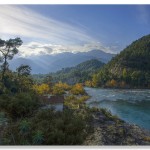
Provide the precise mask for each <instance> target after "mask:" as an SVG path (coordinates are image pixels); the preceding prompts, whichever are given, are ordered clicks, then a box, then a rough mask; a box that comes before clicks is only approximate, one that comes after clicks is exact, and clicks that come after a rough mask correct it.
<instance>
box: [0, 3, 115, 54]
mask: <svg viewBox="0 0 150 150" xmlns="http://www.w3.org/2000/svg"><path fill="white" fill-rule="evenodd" d="M0 34H1V37H0V38H9V37H12V36H13V37H16V36H19V37H21V38H22V39H24V38H25V39H28V41H31V42H29V43H25V44H24V45H23V46H21V48H20V50H21V52H20V56H31V55H41V54H55V53H61V52H79V51H89V50H92V49H101V50H103V51H105V52H113V49H111V47H106V46H103V44H102V43H101V42H99V41H97V40H96V39H94V38H93V37H91V36H89V35H88V34H87V32H86V28H85V27H83V28H82V27H81V28H80V29H79V28H77V27H74V26H71V25H69V24H67V23H64V22H60V21H57V20H54V19H52V18H46V17H44V16H42V15H41V14H38V13H36V12H34V11H32V10H30V9H28V8H26V7H23V6H12V5H1V6H0Z"/></svg>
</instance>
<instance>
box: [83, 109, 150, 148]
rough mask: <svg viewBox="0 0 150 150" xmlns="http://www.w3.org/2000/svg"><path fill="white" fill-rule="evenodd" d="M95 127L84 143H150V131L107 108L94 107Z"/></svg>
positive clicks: (92, 121) (91, 123)
mask: <svg viewBox="0 0 150 150" xmlns="http://www.w3.org/2000/svg"><path fill="white" fill-rule="evenodd" d="M90 112H91V120H90V122H89V124H90V126H91V127H92V128H93V130H91V132H90V133H89V135H88V136H87V138H86V140H85V141H84V143H83V145H150V132H149V131H146V130H144V129H141V128H140V127H138V126H137V125H134V124H128V123H126V122H124V121H123V120H121V119H119V118H118V117H117V116H113V115H112V114H111V113H110V112H108V111H107V110H106V109H96V108H94V109H92V111H90Z"/></svg>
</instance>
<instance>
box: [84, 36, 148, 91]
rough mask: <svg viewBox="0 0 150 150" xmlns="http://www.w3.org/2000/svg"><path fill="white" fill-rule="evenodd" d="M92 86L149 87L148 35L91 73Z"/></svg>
mask: <svg viewBox="0 0 150 150" xmlns="http://www.w3.org/2000/svg"><path fill="white" fill-rule="evenodd" d="M87 85H91V86H94V87H116V88H117V87H120V88H150V35H147V36H144V37H142V38H140V39H139V40H136V41H134V42H133V43H132V44H131V45H129V46H127V47H126V48H125V49H124V50H123V51H121V52H120V54H118V55H117V56H115V57H114V58H112V60H111V61H110V62H109V63H108V64H106V65H105V66H104V67H103V68H102V69H101V70H100V71H99V72H98V73H96V74H94V75H93V79H92V81H88V82H87Z"/></svg>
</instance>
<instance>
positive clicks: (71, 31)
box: [0, 5, 150, 57]
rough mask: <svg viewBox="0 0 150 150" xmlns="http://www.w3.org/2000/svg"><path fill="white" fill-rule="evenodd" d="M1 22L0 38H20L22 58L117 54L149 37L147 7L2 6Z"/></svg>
mask: <svg viewBox="0 0 150 150" xmlns="http://www.w3.org/2000/svg"><path fill="white" fill-rule="evenodd" d="M0 19H1V22H0V27H1V30H0V33H1V34H0V38H3V39H8V38H10V37H11V38H13V37H16V36H19V37H21V38H22V40H23V41H24V44H23V46H22V47H21V48H20V49H21V52H20V56H23V57H28V56H32V55H41V54H56V53H61V52H74V53H75V52H79V51H80V52H82V51H89V50H92V49H100V50H103V51H105V52H110V53H118V52H119V51H121V50H122V49H123V48H125V47H126V46H127V45H129V44H130V43H131V42H132V41H134V40H136V39H138V38H140V37H142V36H144V35H147V34H149V33H150V5H1V6H0Z"/></svg>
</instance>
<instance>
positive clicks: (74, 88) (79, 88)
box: [70, 83, 85, 95]
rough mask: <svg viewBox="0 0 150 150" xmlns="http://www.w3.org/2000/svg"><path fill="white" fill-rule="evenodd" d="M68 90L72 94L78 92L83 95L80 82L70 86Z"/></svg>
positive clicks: (77, 93) (83, 91)
mask: <svg viewBox="0 0 150 150" xmlns="http://www.w3.org/2000/svg"><path fill="white" fill-rule="evenodd" d="M70 92H71V93H72V94H74V95H79V94H81V95H83V94H85V90H84V88H83V86H82V84H80V83H77V84H75V85H74V86H73V87H72V89H71V91H70Z"/></svg>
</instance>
